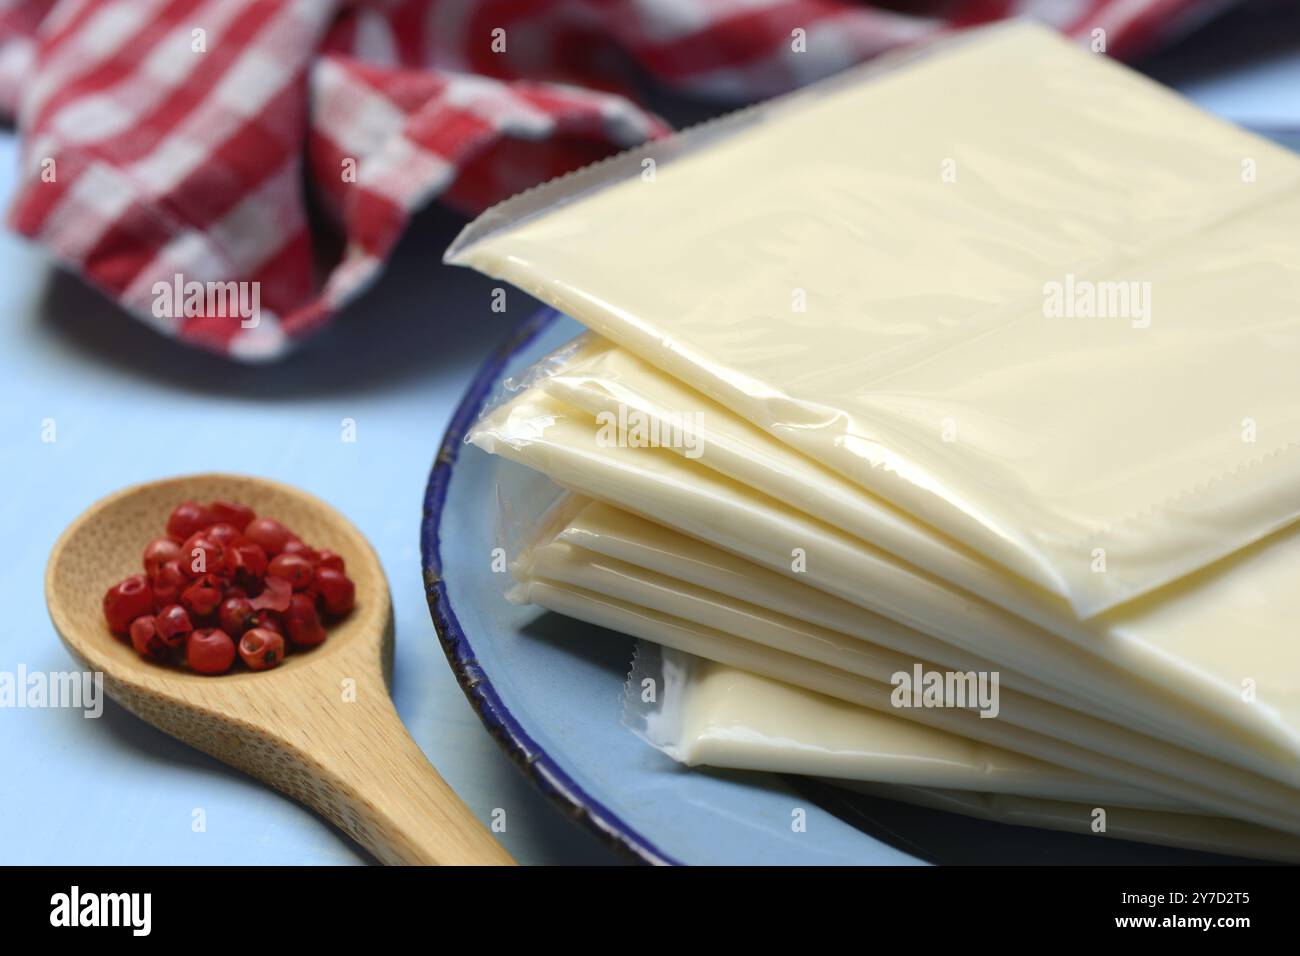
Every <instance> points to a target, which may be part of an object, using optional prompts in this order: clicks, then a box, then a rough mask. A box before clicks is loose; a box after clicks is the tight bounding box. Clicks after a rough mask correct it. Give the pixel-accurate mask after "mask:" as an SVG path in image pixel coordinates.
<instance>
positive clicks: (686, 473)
mask: <svg viewBox="0 0 1300 956" xmlns="http://www.w3.org/2000/svg"><path fill="white" fill-rule="evenodd" d="M560 374H564V373H560ZM470 437H471V440H472V441H474V442H475V443H476V444H478V445H480V446H481V447H483V448H485V449H487V450H489V451H495V452H497V453H500V454H503V455H505V456H506V457H509V458H511V459H513V460H516V461H518V462H520V463H522V464H525V465H527V466H529V467H530V468H534V469H537V470H539V471H542V472H544V473H545V474H547V475H549V476H550V477H551V478H552V479H554V480H555V481H557V482H558V483H560V484H562V485H565V486H566V487H569V488H571V489H573V490H576V491H578V492H580V493H582V494H584V495H587V496H590V497H592V498H594V499H597V500H599V501H602V502H606V503H614V504H616V506H617V507H618V508H620V509H624V510H625V511H627V512H631V513H634V514H636V515H640V516H642V517H643V518H649V519H650V520H651V521H653V522H656V523H657V524H659V525H663V526H666V527H667V528H672V529H675V530H676V531H678V532H681V533H682V534H683V535H684V536H685V538H686V539H694V540H693V542H691V541H687V542H686V543H679V544H672V545H667V546H664V547H666V548H667V550H663V551H661V556H660V558H659V559H658V560H660V561H661V562H663V561H666V562H668V568H669V569H670V568H671V566H672V565H673V564H675V563H676V564H680V565H681V566H683V567H690V568H691V570H690V572H689V573H690V574H691V575H692V577H691V579H692V580H695V579H696V578H697V577H698V576H699V575H700V574H703V573H706V568H707V567H708V566H710V565H712V566H713V567H714V568H715V569H716V570H715V572H713V573H714V574H715V580H717V579H719V578H725V579H727V580H728V583H726V584H722V585H717V586H719V587H721V588H723V589H724V590H729V593H732V594H736V595H739V596H741V597H742V599H743V600H746V601H750V602H756V603H758V604H760V605H764V603H765V602H766V604H767V605H770V604H771V603H772V601H771V600H769V597H770V598H776V597H778V596H780V595H783V594H784V595H786V597H785V601H786V603H785V604H784V605H783V606H781V607H780V608H779V610H780V611H781V612H782V613H785V614H786V615H787V616H789V617H792V618H794V619H796V620H797V621H801V622H817V621H827V620H828V619H830V620H832V621H834V623H832V624H831V626H832V627H833V628H837V629H840V630H841V632H842V633H847V634H850V635H855V636H857V637H859V638H865V639H867V640H871V641H873V642H874V643H883V644H884V645H885V646H892V647H895V648H905V649H906V650H907V652H916V651H917V650H918V649H919V648H921V647H923V646H924V647H926V648H928V649H929V650H928V652H927V653H930V652H932V653H933V657H934V658H935V659H944V660H950V661H959V660H967V661H968V660H969V659H970V658H969V657H966V658H961V657H958V656H954V655H953V654H952V652H951V651H942V650H941V648H942V647H943V646H947V647H949V648H957V649H959V650H960V651H962V652H964V653H965V654H966V655H975V656H977V657H980V658H984V659H985V660H987V661H991V662H993V663H994V664H995V665H997V666H998V667H999V668H1001V669H1005V670H1007V671H1008V672H1010V673H1011V674H1012V675H1023V676H1024V677H1027V678H1030V680H1031V681H1032V683H1023V682H1021V681H1018V680H1016V678H1014V677H1013V681H1015V682H1017V683H1020V685H1021V686H1023V687H1024V688H1025V689H1026V690H1028V691H1029V692H1031V693H1038V694H1041V695H1042V696H1043V697H1044V698H1046V699H1050V700H1052V701H1055V702H1058V703H1061V704H1063V705H1065V706H1073V707H1075V708H1077V709H1079V710H1080V711H1081V712H1083V713H1084V714H1086V715H1087V717H1086V719H1084V720H1082V721H1081V723H1087V722H1089V721H1090V720H1092V719H1093V717H1094V716H1097V717H1102V718H1105V719H1107V720H1109V721H1113V722H1115V723H1119V724H1122V725H1124V726H1132V727H1133V728H1134V729H1137V730H1140V731H1142V732H1144V733H1147V734H1151V735H1153V736H1156V737H1158V738H1160V739H1162V740H1168V741H1171V742H1174V743H1177V744H1179V745H1180V746H1182V747H1185V748H1187V749H1189V750H1191V751H1193V752H1195V753H1203V754H1206V755H1209V756H1212V757H1214V758H1216V759H1218V760H1222V761H1224V762H1226V763H1229V764H1233V765H1236V766H1240V767H1243V768H1245V769H1249V770H1251V771H1253V772H1255V773H1258V774H1263V775H1265V776H1269V777H1272V778H1274V779H1277V780H1279V781H1281V782H1283V783H1286V784H1288V785H1290V786H1295V783H1296V778H1297V769H1298V767H1297V761H1296V758H1295V750H1294V737H1295V721H1294V719H1293V716H1292V715H1293V714H1294V708H1295V703H1296V694H1295V680H1296V670H1295V668H1287V667H1285V666H1284V665H1285V659H1286V654H1287V653H1293V652H1292V651H1289V648H1290V647H1291V645H1288V644H1279V645H1277V646H1275V647H1270V646H1268V645H1267V644H1260V645H1254V644H1252V643H1251V642H1252V640H1253V638H1252V636H1251V635H1240V636H1239V637H1238V640H1237V642H1236V644H1234V645H1233V646H1234V647H1238V648H1239V649H1240V648H1245V649H1246V650H1247V651H1249V650H1250V649H1251V648H1254V650H1255V651H1257V652H1258V653H1259V654H1261V655H1263V656H1262V657H1260V658H1258V659H1249V654H1246V655H1244V657H1245V659H1246V660H1248V663H1249V666H1250V670H1249V671H1248V673H1251V674H1254V675H1258V680H1259V690H1260V693H1259V696H1258V698H1257V699H1254V700H1252V701H1250V702H1249V703H1247V702H1246V701H1245V700H1243V698H1242V696H1240V694H1239V689H1238V686H1237V680H1236V675H1237V674H1241V673H1247V671H1243V670H1242V669H1241V668H1242V666H1243V660H1234V658H1233V656H1232V654H1231V653H1230V650H1231V649H1230V648H1228V649H1225V648H1224V646H1223V645H1222V643H1221V642H1219V643H1214V641H1215V640H1217V638H1218V636H1219V635H1218V633H1216V631H1215V629H1214V628H1215V626H1217V625H1221V624H1223V623H1224V619H1223V618H1222V617H1216V613H1215V609H1216V607H1218V605H1219V603H1220V601H1221V598H1222V595H1221V594H1216V593H1215V589H1212V590H1211V592H1210V594H1211V600H1209V601H1205V602H1201V604H1200V605H1197V604H1196V603H1195V602H1197V601H1198V599H1197V597H1196V592H1195V591H1193V592H1192V593H1191V594H1190V595H1189V596H1187V597H1185V598H1184V599H1183V600H1187V601H1192V602H1194V603H1193V604H1192V611H1194V613H1190V612H1189V611H1187V610H1184V611H1178V610H1176V609H1175V610H1172V611H1166V612H1165V613H1166V614H1168V615H1171V616H1173V617H1182V618H1187V617H1195V616H1197V615H1200V616H1202V617H1205V618H1206V619H1207V620H1208V622H1209V624H1208V625H1202V626H1201V629H1200V630H1199V631H1193V630H1189V629H1188V628H1187V627H1172V626H1171V629H1169V630H1168V632H1166V631H1164V630H1161V629H1160V628H1159V627H1155V628H1154V631H1153V632H1152V634H1146V633H1144V630H1143V628H1142V627H1138V626H1136V625H1134V627H1133V630H1134V632H1135V636H1133V637H1131V638H1129V639H1128V642H1129V645H1131V648H1129V650H1130V651H1131V653H1129V654H1128V656H1129V657H1131V658H1132V659H1131V660H1127V661H1125V663H1126V664H1127V665H1128V666H1124V667H1121V666H1118V665H1117V664H1116V663H1115V662H1113V661H1108V660H1106V659H1104V658H1103V657H1101V656H1098V655H1096V654H1093V653H1090V652H1089V651H1088V650H1086V649H1085V648H1083V647H1081V646H1079V645H1075V644H1071V643H1069V642H1065V641H1061V640H1059V639H1057V638H1056V637H1055V636H1054V635H1053V634H1051V633H1050V632H1047V631H1044V630H1043V629H1041V628H1038V627H1035V626H1034V625H1032V624H1030V623H1029V622H1027V621H1025V620H1023V619H1021V618H1017V617H1016V616H1014V615H1011V614H1009V613H1007V612H1006V611H1004V610H1002V609H999V608H996V607H993V606H990V605H988V604H985V603H983V602H980V601H979V600H977V599H974V598H972V597H971V596H970V595H968V594H964V593H962V592H959V591H955V590H953V589H952V588H950V587H948V586H946V585H944V583H943V582H941V581H938V580H936V579H934V578H933V577H932V576H929V575H925V574H922V573H920V572H918V571H917V570H916V569H915V568H912V567H910V566H908V565H904V564H901V563H899V562H897V561H895V560H893V559H891V558H890V556H889V555H887V554H884V553H883V552H880V551H878V550H877V549H875V548H873V547H872V546H870V545H868V544H866V543H864V542H861V541H860V540H857V539H854V538H852V537H850V536H848V535H845V534H843V533H842V532H839V531H837V530H836V529H835V528H834V527H832V526H830V525H827V524H825V523H824V522H820V521H817V520H815V519H813V518H810V517H809V516H807V515H803V514H801V513H799V512H796V511H794V510H793V509H790V508H788V507H787V506H785V505H784V504H783V503H782V502H779V501H776V500H775V499H773V498H771V497H769V496H765V495H761V494H756V493H754V492H753V491H752V490H750V489H748V488H746V487H745V486H744V485H742V484H740V483H738V482H735V481H732V480H730V479H728V478H726V477H725V476H722V475H719V474H717V473H714V472H712V471H711V470H710V469H707V468H705V467H704V466H703V465H702V464H701V461H702V460H703V459H701V460H700V461H692V460H690V459H689V458H687V457H685V456H684V455H680V454H676V453H674V452H673V451H670V450H667V449H663V448H642V447H630V446H627V445H626V444H625V443H620V442H619V441H616V440H602V439H601V437H600V426H599V425H598V423H597V422H596V421H595V420H594V419H593V418H592V417H591V416H589V415H587V414H586V413H585V412H584V411H582V410H580V409H576V408H574V407H573V406H569V405H565V404H564V403H561V402H559V401H557V400H555V399H554V398H551V397H550V396H548V395H546V394H545V393H544V392H543V391H542V390H541V389H534V390H531V391H529V392H526V393H524V394H521V395H519V396H518V397H517V398H516V399H515V400H514V401H513V402H511V403H510V404H508V405H506V406H502V407H501V408H498V409H496V410H495V411H494V412H493V413H492V414H490V415H489V416H487V417H486V418H485V419H484V420H482V421H481V422H479V423H478V425H477V426H476V427H475V429H474V430H473V431H472V433H471V436H470ZM606 437H607V438H608V437H609V436H606ZM706 457H707V454H706ZM615 523H616V524H617V522H615ZM605 524H606V525H607V526H608V525H609V524H610V522H609V521H608V520H606V522H605ZM650 527H653V526H650ZM647 533H650V532H647ZM566 534H567V535H568V536H569V537H570V539H571V540H572V541H573V542H574V543H578V544H580V545H582V546H584V547H589V548H595V549H597V550H598V549H599V548H600V547H601V546H602V545H601V543H600V542H601V541H602V540H604V541H605V542H610V541H614V542H618V543H619V546H624V547H626V546H627V545H628V542H629V541H632V542H633V545H632V546H633V547H635V538H636V537H637V535H638V534H640V532H639V531H638V530H637V529H636V527H635V524H634V523H633V524H632V525H628V524H626V523H624V525H623V527H622V528H621V529H618V530H616V531H615V532H614V533H612V534H611V533H610V531H609V529H608V527H607V528H606V530H605V532H604V533H603V534H602V533H600V532H597V533H595V534H594V535H593V534H589V535H588V537H589V538H591V539H592V540H581V537H582V527H581V523H580V524H579V525H578V527H577V528H576V529H574V528H572V527H571V528H570V529H569V530H568V531H566ZM661 537H662V535H661ZM593 541H594V542H595V543H594V544H593V543H592V542H593ZM705 542H707V544H705ZM709 546H712V548H711V549H710V547H709ZM642 550H643V551H647V550H648V551H653V550H654V546H653V545H651V546H650V547H649V548H645V549H642ZM710 550H711V551H712V554H711V555H709V554H708V552H709V551H710ZM727 552H730V555H734V556H737V557H736V558H729V555H727ZM799 553H802V554H804V555H806V557H807V564H806V567H803V568H796V567H795V566H794V565H793V564H792V561H791V555H792V554H799ZM702 555H704V556H702ZM615 556H616V557H620V558H622V557H625V556H626V554H617V555H615ZM742 558H743V559H745V560H743V561H741V560H739V559H742ZM728 560H730V566H728ZM754 565H757V567H754ZM657 570H661V571H662V570H665V567H664V565H663V564H661V565H660V566H659V567H658V568H657ZM670 573H671V571H670ZM774 575H780V576H783V577H785V578H789V579H790V581H789V582H788V583H787V584H786V587H785V588H784V589H783V588H782V587H780V586H779V585H778V584H777V583H774V580H773V579H774ZM678 576H684V574H679V575H678ZM746 581H748V582H749V583H748V584H746V583H745V582H746ZM1241 581H1242V582H1244V583H1240V584H1239V586H1238V588H1237V591H1238V592H1239V593H1240V594H1241V595H1245V596H1246V597H1247V598H1248V597H1249V596H1250V594H1251V593H1252V591H1251V588H1250V586H1249V577H1248V576H1247V577H1246V578H1243V579H1241ZM796 582H797V583H796ZM1223 589H1227V586H1224V588H1221V589H1218V590H1223ZM796 592H797V593H799V594H800V595H801V596H800V597H799V598H798V599H795V598H791V597H789V595H790V594H792V593H796ZM827 594H829V595H833V596H834V597H836V598H839V599H840V600H839V601H838V602H836V601H830V600H827V599H826V597H825V595H827ZM765 595H766V596H767V597H765ZM1238 603H1239V604H1240V602H1238ZM1247 603H1249V602H1248V601H1247ZM1224 606H1225V607H1226V606H1228V605H1224ZM1240 610H1241V608H1240V607H1237V608H1230V609H1229V611H1227V612H1225V613H1228V614H1230V615H1232V614H1236V613H1237V612H1238V611H1240ZM1256 616H1258V614H1256ZM1234 619H1236V620H1244V619H1243V618H1241V617H1240V615H1238V617H1236V618H1232V617H1229V618H1228V619H1227V620H1229V621H1230V620H1234ZM899 625H902V627H901V628H900V627H899ZM1180 634H1181V636H1183V637H1184V638H1186V639H1187V641H1188V643H1189V645H1191V646H1192V647H1193V649H1194V650H1197V649H1199V650H1202V651H1203V652H1204V653H1205V654H1207V655H1209V657H1214V656H1216V655H1217V656H1218V657H1220V658H1221V659H1220V660H1218V661H1217V664H1218V668H1217V670H1218V673H1217V674H1215V673H1209V674H1207V673H1205V672H1204V671H1203V670H1201V669H1200V666H1199V662H1195V661H1194V662H1193V665H1194V666H1193V665H1188V664H1185V663H1183V662H1181V661H1180V660H1179V658H1178V656H1177V655H1178V651H1179V648H1178V647H1177V646H1176V640H1175V639H1176V638H1177V637H1178V636H1179V635H1180ZM1171 635H1172V636H1171ZM1198 635H1199V637H1198ZM1102 636H1103V637H1104V638H1105V641H1104V643H1103V642H1101V641H1100V639H1099V641H1098V642H1097V643H1098V646H1099V647H1100V646H1105V647H1107V648H1110V647H1111V646H1112V645H1114V644H1118V643H1120V642H1119V641H1118V640H1117V639H1116V638H1115V637H1114V636H1112V635H1102ZM1157 638H1158V639H1160V640H1165V639H1168V640H1169V642H1170V645H1171V646H1169V647H1167V648H1166V647H1163V646H1158V647H1157V648H1156V649H1155V650H1154V651H1153V650H1152V648H1151V644H1152V643H1155V639H1157ZM1194 638H1195V639H1196V640H1193V639H1194ZM1197 640H1199V641H1200V643H1199V644H1198V643H1197ZM1201 644H1204V645H1205V647H1201ZM808 646H809V647H812V644H811V643H809V645H808ZM1126 647H1127V645H1126ZM1126 647H1120V648H1119V649H1118V650H1119V651H1125V650H1126ZM936 648H940V649H939V650H936ZM1139 652H1140V653H1139ZM808 653H811V651H808ZM940 653H942V654H943V655H944V656H943V657H942V658H939V654H940ZM1270 654H1271V657H1270V656H1269V655H1270ZM1112 656H1114V657H1116V658H1118V659H1120V660H1123V659H1124V657H1125V655H1124V654H1123V653H1116V654H1114V655H1112ZM1153 677H1154V678H1156V680H1154V681H1153V679H1152V678H1153ZM1284 713H1285V714H1286V717H1285V719H1283V718H1282V714H1284Z"/></svg>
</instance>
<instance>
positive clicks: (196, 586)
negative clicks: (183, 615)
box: [181, 574, 221, 617]
mask: <svg viewBox="0 0 1300 956" xmlns="http://www.w3.org/2000/svg"><path fill="white" fill-rule="evenodd" d="M220 603H221V579H220V578H218V577H216V576H214V575H211V574H205V575H203V576H202V577H200V578H199V579H198V580H196V581H195V582H194V583H193V584H191V585H190V586H189V587H187V588H186V589H185V590H184V591H182V592H181V604H183V605H185V609H186V610H187V611H189V612H190V613H191V614H193V615H194V616H195V617H207V616H208V615H209V614H211V613H212V612H213V611H215V610H216V609H217V605H219V604H220Z"/></svg>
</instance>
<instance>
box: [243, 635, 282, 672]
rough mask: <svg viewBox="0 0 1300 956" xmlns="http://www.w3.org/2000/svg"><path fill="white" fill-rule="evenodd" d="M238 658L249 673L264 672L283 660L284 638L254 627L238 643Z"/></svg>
mask: <svg viewBox="0 0 1300 956" xmlns="http://www.w3.org/2000/svg"><path fill="white" fill-rule="evenodd" d="M239 656H240V657H242V658H243V659H244V663H245V664H247V665H248V669H249V670H250V671H264V670H270V669H271V668H272V667H275V666H276V665H277V664H279V663H280V661H282V660H284V638H283V637H281V636H280V635H279V634H277V633H275V631H268V630H266V629H265V628H261V627H255V628H253V629H252V630H251V631H249V632H248V633H247V634H245V635H244V636H243V637H242V638H241V639H240V641H239Z"/></svg>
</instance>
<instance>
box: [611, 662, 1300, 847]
mask: <svg viewBox="0 0 1300 956" xmlns="http://www.w3.org/2000/svg"><path fill="white" fill-rule="evenodd" d="M623 720H624V723H625V724H626V725H627V726H628V727H629V729H631V730H632V731H633V732H634V733H636V734H637V736H639V737H641V738H642V739H643V740H645V741H646V742H647V743H649V744H650V745H651V746H653V747H655V748H656V749H658V750H660V751H662V752H663V753H665V754H667V755H668V756H669V757H671V758H672V759H674V760H677V761H679V762H681V763H683V764H686V765H687V766H692V767H701V766H703V767H718V768H725V769H731V770H752V771H763V772H774V773H784V774H798V775H803V776H813V777H821V778H827V779H829V780H830V781H831V782H834V783H836V784H838V785H839V786H843V787H847V788H849V789H853V790H855V791H859V792H864V793H869V794H873V795H876V796H881V797H885V798H887V799H891V800H900V801H903V802H906V803H915V804H918V805H921V806H927V807H931V808H933V809H938V810H945V811H948V812H953V813H960V814H963V815H965V816H973V817H978V818H980V819H986V820H993V821H995V822H999V823H1010V824H1016V825H1021V826H1035V827H1043V828H1047V829H1054V830H1065V831H1070V832H1077V833H1087V834H1096V833H1098V832H1100V833H1102V834H1103V835H1105V836H1109V837H1113V838H1118V839H1129V840H1136V841H1139V842H1145V843H1156V844H1161V845H1166V846H1180V847H1186V848H1189V849H1197V850H1207V851H1210V852H1217V853H1233V854H1243V855H1247V856H1255V857H1260V858H1265V859H1277V860H1291V861H1295V860H1300V838H1298V837H1296V836H1293V835H1291V834H1286V833H1280V832H1278V831H1276V830H1271V829H1268V828H1266V827H1261V826H1257V825H1254V824H1249V823H1243V822H1241V821H1237V820H1231V819H1227V818H1223V817H1214V816H1207V815H1203V814H1198V813H1195V812H1194V811H1192V810H1190V809H1189V808H1188V807H1187V806H1186V805H1181V804H1179V803H1178V802H1177V801H1173V800H1166V799H1162V798H1159V797H1157V796H1154V795H1152V794H1149V793H1145V792H1143V791H1141V790H1137V789H1133V788H1129V787H1124V786H1122V785H1116V784H1112V783H1109V782H1106V781H1100V780H1096V779H1093V778H1089V777H1087V776H1086V775H1083V774H1078V773H1074V772H1072V771H1069V770H1065V769H1063V768H1061V767H1057V766H1054V765H1052V764H1049V763H1044V762H1042V761H1037V760H1033V759H1030V758H1026V757H1024V756H1022V755H1020V754H1016V753H1012V752H1010V751H1006V750H1000V749H998V748H996V747H990V746H987V745H982V744H978V743H974V742H972V741H969V740H965V739H963V738H961V737H957V736H955V735H952V734H949V733H945V732H943V731H939V730H935V729H932V728H929V727H924V726H920V725H917V724H913V723H909V722H908V721H904V720H900V719H898V718H895V717H891V716H889V715H886V714H881V713H877V712H874V711H871V710H867V709H864V708H861V707H855V706H853V705H851V704H846V703H844V702H842V701H838V700H835V699H833V698H830V697H825V696H822V695H820V694H816V693H813V692H810V691H807V690H803V689H801V688H798V687H794V686H791V685H789V684H785V683H782V682H780V681H776V680H772V679H770V678H766V677H760V676H758V675H756V674H751V673H747V672H745V671H742V670H738V669H736V668H734V667H727V666H725V665H722V664H717V663H715V662H712V661H707V660H704V659H702V658H697V657H694V656H692V655H690V654H684V653H681V652H679V651H675V650H673V649H671V648H661V647H659V646H658V645H655V644H651V643H649V642H647V641H639V642H638V643H637V648H636V656H635V658H634V662H633V667H632V670H631V672H630V673H629V675H628V678H627V681H626V683H625V684H624V711H623ZM1099 809H1100V810H1103V811H1104V812H1105V817H1104V829H1103V830H1100V831H1098V830H1097V829H1095V826H1096V822H1097V820H1098V815H1097V811H1098V810H1099Z"/></svg>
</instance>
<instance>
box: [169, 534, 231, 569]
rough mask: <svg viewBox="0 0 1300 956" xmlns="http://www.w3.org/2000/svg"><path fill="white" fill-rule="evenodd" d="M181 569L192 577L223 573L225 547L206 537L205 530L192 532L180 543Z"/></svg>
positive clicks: (224, 567)
mask: <svg viewBox="0 0 1300 956" xmlns="http://www.w3.org/2000/svg"><path fill="white" fill-rule="evenodd" d="M180 565H181V570H182V571H184V572H185V573H186V574H187V575H189V576H190V577H192V578H197V577H200V576H201V575H204V574H218V575H219V574H224V573H225V571H226V549H225V548H223V547H222V546H221V545H220V544H218V543H217V542H216V541H214V540H213V539H212V538H210V537H208V533H207V532H206V531H203V532H200V533H199V534H192V535H190V536H189V537H188V538H186V539H185V543H184V544H183V545H181V557H180Z"/></svg>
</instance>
